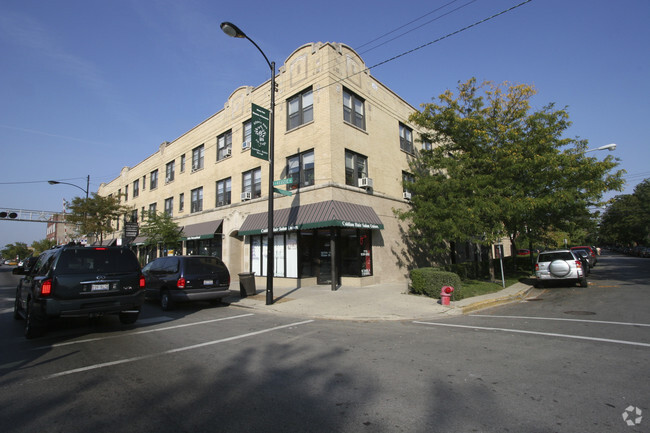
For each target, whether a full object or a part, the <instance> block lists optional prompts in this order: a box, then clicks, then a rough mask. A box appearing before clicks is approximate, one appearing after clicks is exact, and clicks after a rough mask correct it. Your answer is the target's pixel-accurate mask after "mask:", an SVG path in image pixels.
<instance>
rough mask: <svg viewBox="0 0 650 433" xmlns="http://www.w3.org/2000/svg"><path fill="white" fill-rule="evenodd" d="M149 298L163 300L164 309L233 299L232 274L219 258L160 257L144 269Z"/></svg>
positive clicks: (146, 292) (147, 296) (146, 295)
mask: <svg viewBox="0 0 650 433" xmlns="http://www.w3.org/2000/svg"><path fill="white" fill-rule="evenodd" d="M142 273H143V274H144V277H145V281H146V283H145V286H146V288H145V297H146V298H147V299H153V300H159V301H160V306H161V307H162V309H163V310H170V309H172V308H173V307H174V304H175V303H177V302H185V301H212V302H214V303H220V302H221V300H222V299H223V298H225V297H226V296H230V294H231V292H230V289H229V288H230V272H229V271H228V268H227V267H226V265H225V264H224V263H223V262H222V261H221V260H220V259H218V258H217V257H212V256H169V257H160V258H158V259H156V260H154V261H152V262H151V263H149V264H147V265H146V266H145V267H144V268H142Z"/></svg>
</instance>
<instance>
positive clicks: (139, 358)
mask: <svg viewBox="0 0 650 433" xmlns="http://www.w3.org/2000/svg"><path fill="white" fill-rule="evenodd" d="M311 322H313V320H305V321H302V322H295V323H290V324H288V325H281V326H276V327H274V328H269V329H263V330H261V331H255V332H249V333H248V334H242V335H236V336H234V337H228V338H222V339H220V340H213V341H206V342H205V343H199V344H193V345H191V346H185V347H178V348H176V349H170V350H166V351H164V352H158V353H151V354H148V355H143V356H136V357H133V358H126V359H118V360H117V361H112V362H105V363H102V364H95V365H89V366H86V367H81V368H75V369H72V370H66V371H62V372H60V373H54V374H50V375H49V376H45V377H42V378H41V379H42V380H47V379H54V378H57V377H62V376H68V375H70V374H75V373H82V372H84V371H90V370H97V369H99V368H105V367H111V366H113V365H120V364H126V363H130V362H136V361H142V360H143V359H149V358H154V357H156V356H162V355H169V354H172V353H178V352H185V351H187V350H194V349H199V348H201V347H206V346H211V345H213V344H219V343H226V342H228V341H234V340H239V339H242V338H247V337H252V336H254V335H260V334H265V333H267V332H272V331H277V330H279V329H284V328H290V327H292V326H298V325H304V324H306V323H311Z"/></svg>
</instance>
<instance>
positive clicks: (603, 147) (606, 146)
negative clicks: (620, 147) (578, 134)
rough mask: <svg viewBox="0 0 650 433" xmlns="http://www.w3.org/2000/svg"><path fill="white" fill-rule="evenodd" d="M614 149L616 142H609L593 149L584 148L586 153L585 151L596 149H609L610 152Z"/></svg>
mask: <svg viewBox="0 0 650 433" xmlns="http://www.w3.org/2000/svg"><path fill="white" fill-rule="evenodd" d="M614 149H616V143H610V144H606V145H604V146H600V147H597V148H595V149H589V150H585V153H587V152H595V151H597V150H609V151H610V152H611V151H612V150H614Z"/></svg>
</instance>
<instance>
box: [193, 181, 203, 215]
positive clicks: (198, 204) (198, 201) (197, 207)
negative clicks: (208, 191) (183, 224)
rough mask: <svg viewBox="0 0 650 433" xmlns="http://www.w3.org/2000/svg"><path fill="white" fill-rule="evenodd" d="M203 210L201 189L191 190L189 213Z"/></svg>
mask: <svg viewBox="0 0 650 433" xmlns="http://www.w3.org/2000/svg"><path fill="white" fill-rule="evenodd" d="M202 210H203V187H200V188H196V189H193V190H192V192H191V197H190V212H192V213H193V212H200V211H202Z"/></svg>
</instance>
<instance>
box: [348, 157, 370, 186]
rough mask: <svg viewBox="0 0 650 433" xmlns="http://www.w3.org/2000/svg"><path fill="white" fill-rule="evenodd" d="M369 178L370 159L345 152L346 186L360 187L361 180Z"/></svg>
mask: <svg viewBox="0 0 650 433" xmlns="http://www.w3.org/2000/svg"><path fill="white" fill-rule="evenodd" d="M362 177H368V158H366V157H365V156H363V155H360V154H358V153H354V152H350V151H349V150H346V151H345V184H346V185H350V186H359V179H361V178H362Z"/></svg>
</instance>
